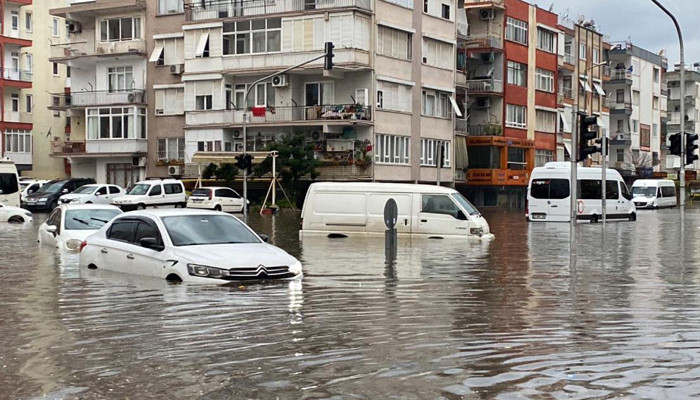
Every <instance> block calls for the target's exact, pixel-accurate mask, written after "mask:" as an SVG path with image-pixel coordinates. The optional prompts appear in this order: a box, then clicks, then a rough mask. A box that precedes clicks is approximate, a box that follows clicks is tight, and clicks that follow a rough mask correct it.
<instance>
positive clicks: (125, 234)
mask: <svg viewBox="0 0 700 400" xmlns="http://www.w3.org/2000/svg"><path fill="white" fill-rule="evenodd" d="M137 226H138V222H137V221H129V220H126V221H124V220H119V221H115V222H114V223H112V226H111V227H110V228H109V232H107V239H111V240H117V241H120V242H127V243H133V241H134V237H135V235H136V228H137Z"/></svg>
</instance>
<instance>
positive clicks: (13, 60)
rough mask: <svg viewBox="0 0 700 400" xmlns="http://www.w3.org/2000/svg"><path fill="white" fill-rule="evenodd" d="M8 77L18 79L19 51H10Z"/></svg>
mask: <svg viewBox="0 0 700 400" xmlns="http://www.w3.org/2000/svg"><path fill="white" fill-rule="evenodd" d="M8 73H9V74H8V75H9V76H8V78H9V79H11V80H13V81H18V80H19V53H15V52H12V53H11V54H10V70H9V71H8Z"/></svg>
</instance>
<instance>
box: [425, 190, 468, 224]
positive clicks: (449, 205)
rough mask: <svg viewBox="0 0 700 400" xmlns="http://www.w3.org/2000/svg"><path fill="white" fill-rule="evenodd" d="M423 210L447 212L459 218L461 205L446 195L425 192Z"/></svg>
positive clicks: (436, 212)
mask: <svg viewBox="0 0 700 400" xmlns="http://www.w3.org/2000/svg"><path fill="white" fill-rule="evenodd" d="M422 200H423V207H422V208H421V211H422V212H424V213H432V214H447V215H451V216H453V217H455V218H457V214H458V213H459V207H457V204H455V202H454V201H452V199H450V198H449V197H448V196H445V195H441V194H440V195H436V194H424V195H423V199H422Z"/></svg>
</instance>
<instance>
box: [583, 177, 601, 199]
mask: <svg viewBox="0 0 700 400" xmlns="http://www.w3.org/2000/svg"><path fill="white" fill-rule="evenodd" d="M578 186H579V188H578V198H579V199H581V200H596V199H598V200H599V199H601V198H602V197H603V189H602V187H603V185H602V184H601V181H600V180H589V179H581V180H579V181H578ZM606 188H607V187H606Z"/></svg>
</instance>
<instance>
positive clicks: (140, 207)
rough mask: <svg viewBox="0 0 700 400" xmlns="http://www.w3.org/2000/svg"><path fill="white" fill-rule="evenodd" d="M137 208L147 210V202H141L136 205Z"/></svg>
mask: <svg viewBox="0 0 700 400" xmlns="http://www.w3.org/2000/svg"><path fill="white" fill-rule="evenodd" d="M136 209H137V210H145V209H146V205H145V204H139V205H137V206H136Z"/></svg>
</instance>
